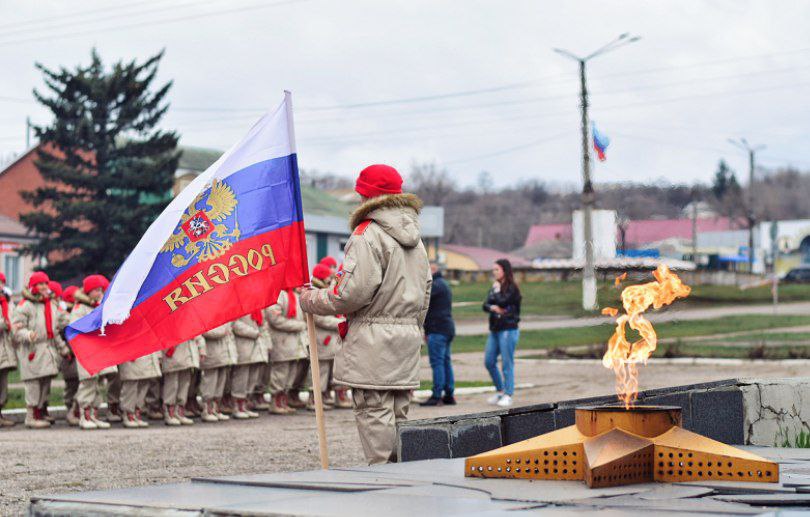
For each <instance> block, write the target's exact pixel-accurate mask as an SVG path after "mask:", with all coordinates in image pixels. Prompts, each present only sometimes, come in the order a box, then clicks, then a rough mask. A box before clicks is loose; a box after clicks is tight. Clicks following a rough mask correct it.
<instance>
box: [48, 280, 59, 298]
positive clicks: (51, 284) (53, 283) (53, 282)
mask: <svg viewBox="0 0 810 517" xmlns="http://www.w3.org/2000/svg"><path fill="white" fill-rule="evenodd" d="M48 287H50V288H51V292H52V293H53V294H54V295H56V297H57V298H61V297H62V284H60V283H59V282H57V281H56V280H51V281H50V282H48Z"/></svg>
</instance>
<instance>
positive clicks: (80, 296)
mask: <svg viewBox="0 0 810 517" xmlns="http://www.w3.org/2000/svg"><path fill="white" fill-rule="evenodd" d="M73 298H74V299H75V300H76V303H81V304H83V305H87V306H88V307H92V308H94V309H95V308H96V303H95V302H93V300H91V299H90V297H89V296H87V293H85V292H84V289H78V290H77V291H76V292H75V293H73Z"/></svg>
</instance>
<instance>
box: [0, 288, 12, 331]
mask: <svg viewBox="0 0 810 517" xmlns="http://www.w3.org/2000/svg"><path fill="white" fill-rule="evenodd" d="M0 310H2V312H3V319H4V320H6V326H7V327H8V328H9V330H11V320H10V319H8V300H6V297H5V296H4V295H2V294H0Z"/></svg>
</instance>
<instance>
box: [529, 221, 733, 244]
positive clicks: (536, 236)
mask: <svg viewBox="0 0 810 517" xmlns="http://www.w3.org/2000/svg"><path fill="white" fill-rule="evenodd" d="M741 227H742V226H741V225H739V224H736V223H735V222H734V221H733V220H731V219H729V218H728V217H706V218H702V219H698V220H697V231H698V232H718V231H724V230H734V229H738V228H741ZM673 237H675V238H680V239H691V238H692V220H691V219H642V220H640V221H630V222H629V223H628V225H627V232H626V234H625V241H626V243H627V244H628V245H633V246H636V245H641V244H648V243H651V242H658V241H662V240H664V239H670V238H673ZM572 238H573V236H572V231H571V225H570V224H536V225H534V226H532V227H531V228H529V235H528V236H527V237H526V244H525V245H526V246H529V245H532V244H535V243H537V242H542V241H551V240H571V239H572Z"/></svg>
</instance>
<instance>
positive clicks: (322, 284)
mask: <svg viewBox="0 0 810 517" xmlns="http://www.w3.org/2000/svg"><path fill="white" fill-rule="evenodd" d="M312 285H313V286H315V287H317V288H318V289H326V288H327V287H329V284H327V283H326V282H324V281H323V280H321V279H320V278H314V277H313V279H312Z"/></svg>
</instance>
